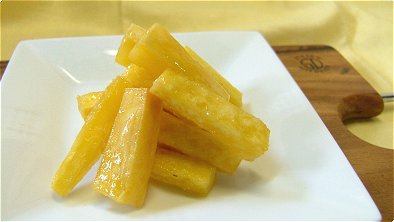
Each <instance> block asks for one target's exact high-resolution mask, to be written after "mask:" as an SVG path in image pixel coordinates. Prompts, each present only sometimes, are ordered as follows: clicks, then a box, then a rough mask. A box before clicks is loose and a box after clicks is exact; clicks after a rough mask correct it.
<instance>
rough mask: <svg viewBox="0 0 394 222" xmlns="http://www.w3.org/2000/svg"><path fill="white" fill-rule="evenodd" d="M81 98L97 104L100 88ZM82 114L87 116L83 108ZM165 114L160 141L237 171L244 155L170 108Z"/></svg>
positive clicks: (86, 107) (86, 105) (82, 101)
mask: <svg viewBox="0 0 394 222" xmlns="http://www.w3.org/2000/svg"><path fill="white" fill-rule="evenodd" d="M78 98H79V99H78V108H79V110H89V109H90V107H91V106H93V105H94V104H91V101H92V100H94V99H96V100H97V99H99V98H100V92H93V93H88V94H85V95H81V96H79V97H78ZM85 101H87V102H86V103H85ZM81 115H82V116H83V113H82V112H81ZM161 115H162V117H161V121H160V132H159V139H158V143H159V144H161V145H165V146H167V147H171V149H174V150H176V151H178V152H180V153H184V154H186V155H188V156H191V157H194V158H197V159H200V160H204V161H206V162H207V163H209V164H211V165H212V166H215V167H217V168H218V169H219V170H220V171H222V172H225V173H227V174H233V173H234V172H235V171H236V170H237V168H238V166H239V164H240V162H241V158H239V157H238V156H231V155H230V154H229V153H228V152H227V149H226V147H225V146H226V144H223V143H221V142H220V141H218V140H216V139H215V138H214V137H213V136H212V135H211V133H209V132H207V131H205V130H202V129H201V128H199V127H197V126H195V125H193V124H190V123H186V122H185V121H183V120H181V119H179V118H177V117H175V116H173V115H171V114H169V113H167V112H164V111H163V112H162V114H161Z"/></svg>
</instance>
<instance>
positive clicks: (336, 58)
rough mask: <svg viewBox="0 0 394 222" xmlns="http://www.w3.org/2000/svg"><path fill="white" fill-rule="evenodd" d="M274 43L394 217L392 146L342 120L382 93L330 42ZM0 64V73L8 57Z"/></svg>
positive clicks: (377, 101)
mask: <svg viewBox="0 0 394 222" xmlns="http://www.w3.org/2000/svg"><path fill="white" fill-rule="evenodd" d="M273 48H274V50H275V51H276V53H277V55H278V56H279V58H280V59H281V60H282V62H283V63H284V65H285V66H286V67H287V69H288V70H289V72H290V73H291V75H292V76H293V78H294V79H295V80H296V82H297V83H298V85H299V86H300V88H301V89H302V91H303V92H304V94H305V95H306V97H307V98H308V99H309V101H310V102H311V104H312V105H313V107H314V108H315V110H316V111H317V112H318V114H319V115H320V118H321V119H322V120H323V122H324V123H325V125H326V126H327V128H328V129H329V130H330V132H331V134H332V135H333V136H334V138H335V140H336V141H337V143H338V144H339V146H340V147H341V149H342V150H343V152H344V153H345V155H346V157H347V158H348V160H349V161H350V163H351V165H352V166H353V168H354V169H355V171H356V172H357V174H358V176H359V177H360V179H361V180H362V182H363V183H364V185H365V187H366V188H367V190H368V191H369V193H370V194H371V196H372V198H373V199H374V201H375V203H376V204H377V206H378V208H379V210H380V212H381V214H382V216H383V220H385V221H391V220H392V219H393V217H394V215H393V205H394V204H393V150H389V149H384V148H381V147H377V146H374V145H372V144H369V143H367V142H364V141H362V140H360V139H359V138H357V137H356V136H354V135H353V134H352V133H351V132H349V131H348V130H347V128H346V126H345V125H344V123H343V121H344V120H348V119H353V118H371V117H373V116H376V115H379V113H381V112H382V110H383V107H384V104H383V100H382V98H381V97H380V96H379V95H378V94H377V92H376V91H375V90H374V89H373V88H372V87H371V86H370V85H369V84H368V83H367V82H366V81H365V80H364V79H363V78H362V77H361V76H360V75H359V74H358V73H357V71H356V70H355V69H354V68H353V67H352V66H351V65H350V64H349V63H348V62H347V61H346V60H345V59H344V58H343V57H342V56H341V55H340V54H339V53H338V52H337V51H336V50H335V49H333V48H331V47H329V46H276V47H273ZM0 64H1V76H2V74H3V72H4V69H5V67H6V65H7V61H4V62H1V63H0ZM0 78H1V77H0Z"/></svg>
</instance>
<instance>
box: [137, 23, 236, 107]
mask: <svg viewBox="0 0 394 222" xmlns="http://www.w3.org/2000/svg"><path fill="white" fill-rule="evenodd" d="M129 59H130V61H131V62H133V63H135V64H137V65H139V66H142V67H144V68H146V69H151V70H152V71H154V72H155V73H157V75H160V74H161V73H162V72H163V71H164V70H165V69H166V68H172V69H174V70H177V71H180V72H184V73H185V74H187V75H189V76H190V78H192V79H194V80H195V81H198V82H200V83H201V84H204V85H205V86H206V87H208V88H210V89H211V90H212V91H213V92H215V93H216V94H218V95H220V96H221V97H223V98H225V99H227V100H228V99H229V95H228V93H227V92H226V90H225V89H224V88H223V86H222V85H220V84H219V83H218V82H217V81H216V80H215V78H214V77H213V76H211V75H210V74H209V72H207V71H206V70H205V69H204V68H203V67H202V66H201V65H200V64H199V63H198V62H197V61H195V60H194V59H192V58H191V56H190V55H189V54H188V53H187V52H186V50H185V49H184V48H183V46H182V45H181V44H179V42H178V41H176V40H175V39H174V37H172V36H171V34H170V33H169V32H168V31H167V30H166V29H165V28H164V27H163V26H161V25H159V24H154V25H152V26H151V27H150V28H149V30H148V31H147V33H146V35H145V36H144V37H143V38H141V39H140V40H139V41H138V42H137V44H136V45H135V46H134V48H133V49H132V50H131V51H130V54H129Z"/></svg>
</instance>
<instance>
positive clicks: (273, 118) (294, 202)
mask: <svg viewBox="0 0 394 222" xmlns="http://www.w3.org/2000/svg"><path fill="white" fill-rule="evenodd" d="M175 37H176V38H177V39H178V40H179V41H180V42H181V43H182V44H183V45H189V46H190V47H191V48H192V49H193V50H195V51H196V52H197V53H198V54H199V55H201V56H202V57H203V58H204V59H205V60H206V61H207V62H209V64H211V65H212V66H213V67H214V68H215V69H217V70H218V71H219V72H220V73H222V74H223V75H224V76H225V77H226V79H228V80H229V81H230V82H231V83H232V84H234V86H236V87H237V88H238V89H240V91H241V92H242V93H243V102H244V109H245V110H248V111H249V112H250V113H252V114H253V115H256V116H257V117H259V118H262V119H263V120H264V121H265V122H266V123H267V125H268V126H269V127H270V129H271V132H272V134H271V141H270V149H269V151H268V152H267V153H265V154H264V155H263V156H261V157H260V158H258V159H257V160H255V161H254V162H253V163H248V162H246V161H245V162H243V163H242V164H241V165H240V167H239V169H238V170H237V172H236V173H235V175H234V176H232V177H229V176H226V175H223V174H220V173H218V174H217V180H216V185H215V187H214V188H213V189H212V191H211V192H210V194H209V195H208V196H207V197H206V198H205V199H203V200H202V199H196V198H191V197H188V196H185V195H180V194H179V193H178V192H168V190H166V189H162V188H161V187H159V186H151V188H150V190H149V195H148V197H147V198H148V199H147V202H146V204H145V206H144V208H142V209H139V210H131V209H130V207H129V206H121V205H120V204H119V205H115V204H112V203H111V204H110V203H109V202H111V201H108V198H105V197H103V196H102V195H100V194H98V193H97V192H95V191H94V190H92V189H91V188H90V185H91V182H92V180H93V179H94V177H95V170H91V171H90V172H89V173H88V174H87V175H86V176H85V177H84V178H83V179H82V180H81V182H80V183H79V184H78V185H77V186H76V188H75V192H73V195H70V196H69V197H68V198H65V199H59V198H57V197H56V195H54V194H53V191H52V190H51V189H50V187H49V183H50V181H51V179H52V177H53V175H54V173H55V171H56V169H57V167H58V165H59V163H60V162H61V161H62V159H63V158H64V156H65V155H66V153H67V152H68V150H69V148H70V146H71V145H72V142H73V141H74V139H75V136H76V134H77V133H78V131H79V129H80V127H81V126H82V125H83V119H82V118H81V116H80V114H79V112H78V108H77V103H76V101H75V98H76V96H77V95H81V94H84V93H88V92H92V91H99V90H103V89H104V88H105V86H106V85H107V84H108V82H109V80H110V79H112V78H113V77H114V76H115V75H118V74H119V73H121V72H122V70H123V69H124V68H123V67H122V66H120V65H116V64H115V63H114V59H115V57H114V54H111V53H108V52H112V51H116V50H117V49H118V46H119V43H120V41H121V39H122V38H121V37H120V36H116V37H110V36H109V37H86V38H69V39H51V40H33V41H25V42H22V43H21V44H20V45H19V46H18V48H17V49H16V51H15V53H14V56H13V57H12V59H11V60H10V62H9V64H8V66H7V69H6V71H5V73H4V76H3V79H2V83H1V88H2V89H1V90H2V91H1V92H2V98H1V99H2V101H1V102H2V104H1V105H2V107H1V108H2V110H1V115H2V120H1V121H2V122H1V143H2V144H1V145H2V150H1V158H2V159H1V161H2V162H1V164H2V165H1V167H2V168H1V177H2V181H1V188H2V193H1V200H2V201H1V208H2V209H1V214H2V215H1V216H2V219H3V220H373V221H378V220H379V219H380V214H379V212H378V210H377V208H376V206H375V204H374V203H373V201H372V199H371V197H370V196H369V194H368V192H367V191H366V189H365V188H364V186H363V184H362V183H361V181H360V180H359V178H358V177H357V175H356V174H355V172H354V170H353V169H352V167H351V165H350V164H349V162H348V161H347V159H346V157H345V156H344V154H343V153H342V151H341V150H340V148H339V147H338V145H337V143H336V142H335V140H334V139H333V138H332V136H331V135H330V133H329V131H328V130H327V128H326V127H325V125H324V123H323V122H322V121H321V120H320V118H319V116H318V115H317V114H316V112H315V111H314V109H313V107H312V106H311V105H310V103H309V102H308V100H307V99H306V98H305V96H304V95H303V94H302V91H301V90H300V89H299V88H298V86H297V85H296V83H295V82H294V80H293V79H292V77H291V76H290V74H289V73H288V72H287V70H286V69H285V67H284V66H283V65H282V63H281V62H280V60H279V59H278V58H277V57H276V55H275V53H274V52H273V50H272V49H271V48H270V46H269V44H268V43H267V42H266V41H265V40H264V38H263V37H262V36H261V35H260V34H259V33H257V32H207V33H182V34H176V35H175ZM58 67H62V68H63V69H64V70H67V71H68V73H69V74H70V75H71V76H73V77H74V79H76V80H78V81H79V82H80V83H77V82H75V81H74V80H72V79H70V78H69V75H66V74H65V73H64V72H63V71H62V70H61V69H59V68H58ZM37 98H40V99H37ZM97 167H98V166H97V165H96V166H94V167H93V169H96V168H97Z"/></svg>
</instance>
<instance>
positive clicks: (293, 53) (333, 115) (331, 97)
mask: <svg viewBox="0 0 394 222" xmlns="http://www.w3.org/2000/svg"><path fill="white" fill-rule="evenodd" d="M274 50H275V51H276V53H277V55H278V56H279V58H280V59H281V60H282V62H283V64H284V65H285V66H286V68H287V69H288V70H289V72H290V73H291V75H292V76H293V78H294V79H295V80H296V82H297V83H298V85H299V86H300V88H301V90H302V91H303V92H304V94H305V95H306V97H307V98H308V100H309V101H310V102H311V104H312V105H313V107H314V108H315V110H316V111H317V113H318V114H319V116H320V118H321V119H322V120H323V122H324V124H325V125H326V126H327V128H328V129H329V130H330V132H331V134H332V135H333V137H334V138H335V140H336V141H337V143H338V145H339V146H340V147H341V149H342V151H343V152H344V153H345V155H346V157H347V158H348V160H349V162H350V163H351V165H352V166H353V168H354V170H355V171H356V172H357V174H358V176H359V177H360V179H361V180H362V182H363V183H364V185H365V187H366V188H367V190H368V191H369V193H370V194H371V196H372V198H373V199H374V201H375V203H376V205H377V206H378V208H379V210H380V212H381V214H382V216H383V220H387V221H391V220H392V219H393V206H394V204H393V150H389V149H384V148H381V147H378V146H374V145H372V144H369V143H367V142H365V141H363V140H360V139H359V138H358V137H356V136H354V135H353V134H352V133H351V132H350V131H348V130H347V128H346V126H345V125H344V123H343V121H346V120H349V119H354V118H371V117H374V116H376V115H379V114H380V113H381V112H382V111H383V108H384V103H383V99H382V98H381V97H380V96H379V94H378V93H377V92H376V91H375V90H374V89H373V88H372V87H371V85H369V84H368V83H367V82H366V81H365V80H364V78H362V77H361V76H360V75H359V73H358V72H357V71H356V70H355V69H354V68H353V67H352V66H351V65H350V64H349V63H348V62H347V61H346V59H345V58H344V57H342V55H340V54H339V53H338V52H337V51H336V50H335V49H333V48H331V47H329V46H277V47H274Z"/></svg>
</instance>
